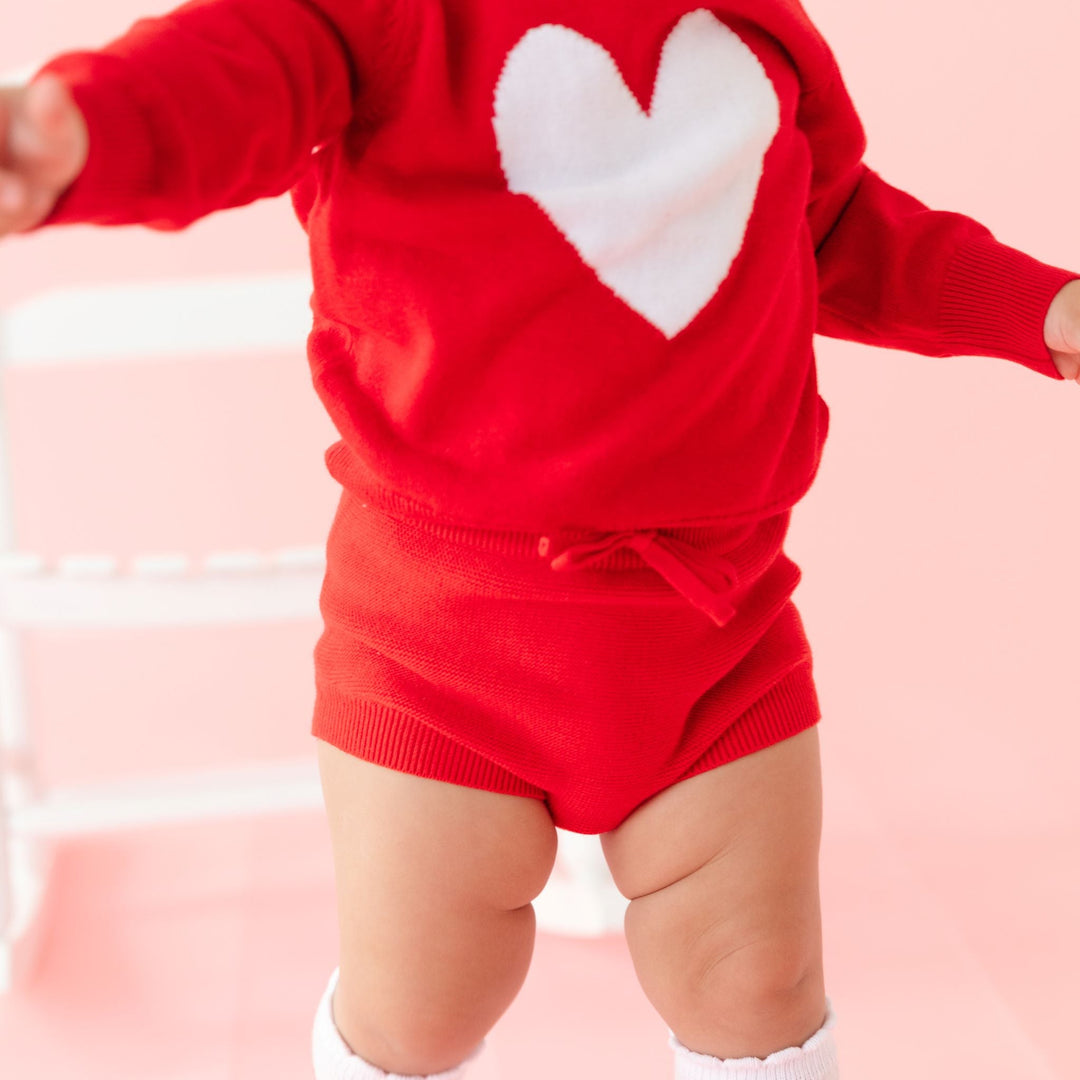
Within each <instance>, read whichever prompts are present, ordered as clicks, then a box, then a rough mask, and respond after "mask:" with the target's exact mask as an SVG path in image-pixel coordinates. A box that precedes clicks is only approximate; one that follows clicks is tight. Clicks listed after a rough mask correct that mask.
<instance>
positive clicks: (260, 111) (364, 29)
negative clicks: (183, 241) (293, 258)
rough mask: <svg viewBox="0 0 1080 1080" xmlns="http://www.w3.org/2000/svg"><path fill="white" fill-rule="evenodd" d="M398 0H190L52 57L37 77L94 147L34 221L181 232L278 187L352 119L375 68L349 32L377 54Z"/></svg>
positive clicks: (274, 192)
mask: <svg viewBox="0 0 1080 1080" xmlns="http://www.w3.org/2000/svg"><path fill="white" fill-rule="evenodd" d="M391 2H392V0H191V2H189V3H186V4H183V5H182V6H181V7H178V8H176V9H175V10H174V11H171V12H169V13H168V14H165V15H162V16H159V17H155V18H144V19H139V20H138V21H137V22H135V23H134V24H133V25H132V26H131V27H130V29H129V30H128V31H127V32H126V33H125V34H124V35H123V36H121V37H119V38H118V39H116V40H114V41H112V42H110V43H109V44H107V45H105V46H104V47H102V48H101V49H98V50H93V51H78V52H67V53H63V54H60V55H58V56H56V57H54V58H52V59H51V60H49V61H48V62H47V63H45V64H43V65H42V66H41V67H40V68H39V69H38V71H37V72H36V73H35V74H34V76H33V78H35V79H36V78H38V77H39V76H40V75H42V74H44V73H45V72H51V73H54V74H56V75H57V76H59V77H60V78H61V79H63V81H64V82H65V84H66V85H67V87H68V88H69V90H70V92H71V94H72V96H73V97H74V99H75V102H76V104H77V105H78V106H79V108H80V109H81V110H82V112H83V115H84V117H85V119H86V123H87V127H88V129H89V133H90V151H89V157H88V159H87V162H86V165H85V167H84V169H83V171H82V173H81V174H80V175H79V177H78V178H77V179H76V180H75V182H74V183H73V184H72V185H71V186H70V187H69V188H67V190H66V191H65V192H64V193H63V194H62V195H61V197H60V199H59V200H58V202H57V203H56V205H55V206H54V207H53V210H52V212H51V213H50V214H49V216H48V217H47V218H45V219H44V220H43V221H42V222H41V223H40V224H38V225H37V226H36V228H38V229H40V228H44V227H45V226H48V225H56V224H68V223H77V222H78V223H84V224H97V225H127V224H143V225H147V226H149V227H151V228H155V229H163V230H169V229H183V228H185V227H187V226H188V225H189V224H191V223H192V222H193V221H195V220H196V219H198V218H200V217H203V216H205V215H207V214H209V213H212V212H213V211H215V210H221V209H225V208H228V207H234V206H241V205H244V204H246V203H249V202H252V201H254V200H256V199H259V198H263V197H267V196H275V195H280V194H282V193H284V192H285V191H287V190H288V189H289V188H290V187H292V186H293V185H294V184H295V183H296V182H297V181H298V180H299V178H300V177H301V176H302V175H303V173H304V171H305V170H306V169H307V167H308V165H309V164H310V159H311V154H312V151H313V150H315V149H317V148H318V147H319V146H320V145H321V144H322V143H324V142H327V141H329V140H330V139H332V138H334V137H335V136H336V135H337V134H339V133H340V132H341V131H342V130H343V128H345V126H346V125H347V124H348V123H349V122H350V120H351V119H352V118H353V116H354V113H355V111H356V107H357V102H358V98H359V97H360V96H361V95H363V94H365V91H366V90H367V83H368V81H369V71H368V68H367V65H364V64H359V63H357V57H356V56H355V55H354V52H353V49H352V48H350V40H353V41H355V40H356V39H357V38H359V39H360V40H361V41H362V42H364V44H365V58H370V59H371V60H372V62H374V59H375V57H376V56H378V55H380V53H379V46H380V45H381V44H382V42H381V40H380V35H381V34H382V33H383V31H384V29H385V27H386V25H387V24H386V21H385V20H384V18H383V13H382V9H383V8H386V7H388V6H389V4H390V3H391ZM391 53H392V50H385V53H384V54H383V55H387V54H391ZM28 231H34V230H33V229H31V230H28Z"/></svg>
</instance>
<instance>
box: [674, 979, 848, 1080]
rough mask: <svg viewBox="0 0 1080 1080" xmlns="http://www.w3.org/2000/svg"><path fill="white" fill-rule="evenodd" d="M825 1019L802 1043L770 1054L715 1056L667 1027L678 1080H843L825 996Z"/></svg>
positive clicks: (830, 1009)
mask: <svg viewBox="0 0 1080 1080" xmlns="http://www.w3.org/2000/svg"><path fill="white" fill-rule="evenodd" d="M825 1010H826V1012H825V1021H824V1023H822V1025H821V1027H820V1028H818V1030H817V1031H815V1032H814V1034H813V1035H811V1036H810V1038H809V1039H807V1040H806V1042H804V1043H803V1044H802V1046H789V1047H787V1048H786V1049H785V1050H777V1051H776V1053H775V1054H770V1055H769V1056H768V1057H767V1058H756V1057H742V1058H723V1059H721V1058H716V1057H711V1056H710V1055H708V1054H698V1053H695V1052H694V1051H693V1050H690V1049H688V1048H687V1047H685V1046H683V1044H682V1043H681V1042H679V1040H678V1039H677V1038H676V1037H675V1033H674V1032H673V1031H672V1030H671V1029H670V1028H668V1035H669V1038H668V1045H669V1046H670V1047H671V1048H672V1050H674V1051H675V1080H840V1068H839V1065H838V1064H837V1060H836V1040H835V1038H834V1037H833V1028H834V1027H835V1026H836V1014H835V1013H834V1012H833V1007H832V1002H830V1001H829V999H828V998H826V999H825Z"/></svg>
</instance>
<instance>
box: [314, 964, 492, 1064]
mask: <svg viewBox="0 0 1080 1080" xmlns="http://www.w3.org/2000/svg"><path fill="white" fill-rule="evenodd" d="M340 971H341V968H340V967H336V968H334V971H333V973H332V974H331V976H330V982H329V983H328V984H327V987H326V990H325V991H324V992H323V996H322V1000H321V1001H320V1002H319V1007H318V1009H317V1010H316V1012H315V1024H314V1026H313V1027H312V1029H311V1060H312V1064H313V1065H314V1066H315V1080H424V1078H421V1077H407V1076H402V1075H401V1074H400V1073H387V1072H384V1071H383V1070H382V1069H380V1068H378V1067H377V1066H375V1065H372V1064H371V1063H370V1062H368V1061H365V1060H364V1059H363V1058H362V1057H360V1055H359V1054H354V1053H353V1052H352V1050H351V1049H350V1048H349V1044H348V1043H347V1042H346V1041H345V1040H344V1039H343V1038H342V1037H341V1032H340V1031H338V1028H337V1024H335V1023H334V1014H333V1011H332V1009H331V1007H330V1003H331V999H332V998H333V996H334V988H335V987H336V986H337V982H338V975H339V973H340ZM486 1045H487V1040H486V1039H485V1040H484V1041H483V1042H482V1043H481V1044H480V1045H479V1046H478V1047H477V1048H476V1050H474V1051H473V1053H472V1054H471V1056H470V1057H468V1058H466V1060H465V1061H463V1062H462V1063H461V1064H460V1065H458V1066H456V1067H455V1068H453V1069H449V1070H447V1071H446V1072H441V1073H433V1074H432V1075H431V1076H430V1077H428V1078H427V1080H462V1078H463V1077H464V1075H465V1066H466V1065H468V1064H469V1062H471V1061H473V1060H474V1059H475V1058H477V1057H479V1056H480V1053H481V1051H482V1050H483V1049H484V1047H485V1046H486Z"/></svg>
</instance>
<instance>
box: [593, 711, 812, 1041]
mask: <svg viewBox="0 0 1080 1080" xmlns="http://www.w3.org/2000/svg"><path fill="white" fill-rule="evenodd" d="M821 809H822V798H821V766H820V756H819V742H818V731H817V726H816V725H815V726H813V727H811V728H808V729H806V730H804V731H802V732H800V733H799V734H798V735H795V736H793V737H791V738H789V739H785V740H783V741H781V742H779V743H776V744H774V745H772V746H769V747H766V748H765V749H763V750H759V751H757V752H756V753H753V754H749V755H747V756H745V757H742V758H738V759H736V760H735V761H732V762H730V763H729V764H726V765H721V766H720V767H719V768H716V769H713V770H711V771H709V772H705V773H701V774H699V775H697V776H693V777H691V778H689V779H687V780H683V781H681V782H680V783H676V784H674V785H672V786H671V787H669V788H667V789H665V790H664V791H661V792H660V793H659V794H657V795H656V796H654V797H653V798H652V799H650V800H649V801H648V802H646V803H644V804H643V805H642V806H640V807H638V809H637V810H635V811H634V812H633V813H632V814H631V815H630V816H629V817H628V818H627V819H626V820H625V821H624V822H623V823H622V824H621V825H620V826H619V827H618V828H616V829H614V830H612V831H611V832H609V833H605V834H604V835H603V836H602V837H601V844H602V846H603V849H604V853H605V855H606V857H607V860H608V865H609V866H610V868H611V872H612V876H613V877H614V879H615V883H616V885H618V887H619V889H620V891H621V892H622V893H623V894H624V895H625V896H627V897H628V898H629V899H630V900H631V903H630V905H629V907H628V908H627V911H626V937H627V943H628V945H629V948H630V952H631V955H632V957H633V961H634V966H635V969H636V971H637V974H638V977H639V979H640V980H641V984H642V987H643V989H644V990H645V993H646V996H648V997H649V999H650V1000H651V1001H652V1003H653V1004H654V1006H655V1007H656V1008H657V1010H658V1011H659V1012H660V1013H661V1015H662V1016H663V1017H664V1019H665V1020H666V1021H667V1022H668V1025H669V1026H670V1027H671V1028H672V1029H673V1030H674V1031H675V1034H676V1035H678V1037H679V1038H680V1039H681V1040H682V1042H683V1043H684V1044H685V1045H687V1046H690V1047H691V1049H693V1050H696V1051H698V1052H699V1053H708V1054H713V1055H714V1056H716V1057H735V1058H738V1057H748V1056H753V1057H765V1056H766V1055H768V1054H770V1053H772V1052H774V1051H776V1050H780V1049H783V1048H785V1047H788V1046H793V1045H799V1044H801V1042H802V1041H804V1040H805V1039H807V1038H808V1037H809V1036H810V1035H811V1034H812V1033H813V1032H814V1031H815V1030H816V1029H817V1028H818V1026H819V1025H820V1024H821V1022H822V1020H823V1018H824V1015H825V992H824V985H823V972H822V955H821V954H822V948H821V946H822V942H821V909H820V900H819V889H818V855H819V848H820V840H821Z"/></svg>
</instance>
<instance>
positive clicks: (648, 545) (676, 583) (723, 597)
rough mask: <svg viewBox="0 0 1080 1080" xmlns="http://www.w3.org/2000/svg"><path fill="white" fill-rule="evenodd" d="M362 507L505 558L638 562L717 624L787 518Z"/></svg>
mask: <svg viewBox="0 0 1080 1080" xmlns="http://www.w3.org/2000/svg"><path fill="white" fill-rule="evenodd" d="M355 497H356V498H358V499H359V496H355ZM369 498H370V497H369ZM361 505H362V506H364V507H369V506H370V507H371V508H373V509H375V510H377V511H378V512H380V513H385V514H388V515H390V516H392V517H396V518H399V519H401V520H404V521H406V522H408V523H409V524H410V525H413V526H416V527H417V528H422V529H424V530H425V531H427V532H429V533H430V534H432V535H434V536H437V537H439V538H441V539H444V540H448V541H450V542H452V543H458V544H465V545H467V546H469V547H472V548H475V549H477V550H481V551H490V552H493V553H495V554H499V555H504V556H509V557H515V558H522V559H542V560H544V561H546V562H547V563H548V564H549V565H550V567H551V569H552V570H553V571H556V572H562V573H566V572H571V571H575V570H582V569H585V568H587V567H596V566H600V565H602V566H604V567H605V568H607V569H612V570H619V569H632V568H635V567H639V566H640V565H641V561H642V560H643V561H644V562H645V563H646V564H648V565H649V566H651V567H652V568H653V569H654V570H656V571H657V573H659V574H660V575H661V576H662V577H663V578H664V579H665V580H666V581H667V582H668V584H670V585H671V586H672V588H674V589H675V590H676V591H677V592H678V593H680V594H681V595H682V596H683V597H684V598H685V599H686V600H688V601H689V602H690V603H691V604H693V605H694V606H695V607H697V608H699V609H700V610H702V611H704V612H705V613H706V614H707V615H708V616H709V617H710V618H711V619H713V620H714V622H716V624H717V625H718V626H724V625H726V624H727V623H728V622H730V621H731V620H732V619H733V618H734V617H735V615H736V613H737V612H736V609H735V607H734V605H733V604H732V600H731V598H732V596H733V594H734V593H735V592H736V590H737V589H738V588H739V585H740V584H741V582H742V581H743V580H747V581H753V580H756V578H757V577H759V576H760V575H761V574H762V573H764V572H765V570H767V569H768V567H769V566H770V565H771V564H772V562H773V561H774V559H775V558H776V555H777V554H778V553H779V551H780V549H781V547H782V545H783V538H784V536H785V535H786V532H787V527H788V523H789V520H790V516H791V510H790V509H788V510H785V511H783V512H781V513H778V514H774V515H772V516H770V517H766V518H762V519H761V520H759V521H756V522H755V521H751V522H748V523H744V524H742V525H738V526H731V525H708V524H704V525H687V526H674V527H670V528H667V527H655V528H640V529H623V530H619V531H613V532H602V531H597V530H590V529H573V528H571V529H560V530H554V531H550V530H549V531H548V532H546V533H539V532H528V531H522V530H509V529H490V528H481V527H477V526H471V525H460V524H457V523H454V522H446V521H438V520H435V519H433V518H430V517H425V516H424V515H422V514H417V513H411V512H409V510H408V509H406V507H405V506H404V504H403V500H401V498H400V496H398V497H396V498H395V499H394V500H393V505H392V507H388V506H385V505H378V504H377V503H376V502H375V501H370V502H368V501H361ZM740 565H741V566H742V574H741V575H740V570H739V566H740Z"/></svg>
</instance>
